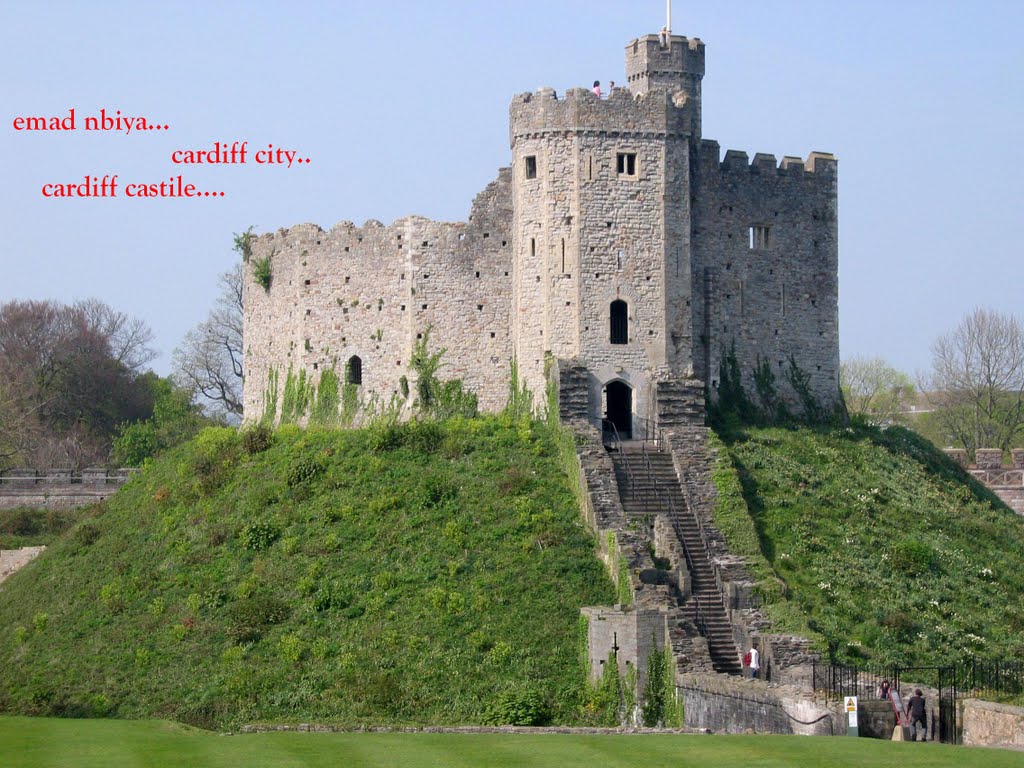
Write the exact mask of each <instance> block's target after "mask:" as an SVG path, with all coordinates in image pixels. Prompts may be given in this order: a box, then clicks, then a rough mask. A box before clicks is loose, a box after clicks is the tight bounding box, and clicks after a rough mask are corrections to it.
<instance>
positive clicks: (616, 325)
mask: <svg viewBox="0 0 1024 768" xmlns="http://www.w3.org/2000/svg"><path fill="white" fill-rule="evenodd" d="M610 315H611V342H612V344H628V343H629V307H628V306H627V304H626V302H624V301H623V300H622V299H616V300H615V301H613V302H612V305H611V311H610Z"/></svg>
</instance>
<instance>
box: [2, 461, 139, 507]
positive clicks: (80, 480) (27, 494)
mask: <svg viewBox="0 0 1024 768" xmlns="http://www.w3.org/2000/svg"><path fill="white" fill-rule="evenodd" d="M137 471H138V470H136V469H120V470H118V471H117V472H114V473H108V472H107V470H106V469H105V468H102V467H98V468H91V469H85V470H82V472H81V474H72V472H71V470H70V469H59V470H51V471H50V472H46V473H44V474H41V475H39V474H37V473H36V471H35V470H33V469H27V470H26V469H13V470H7V471H5V472H3V473H2V474H0V509H19V508H21V507H29V508H33V509H72V508H74V507H83V506H86V505H88V504H95V503H96V502H99V501H103V500H104V499H105V498H107V497H108V496H112V495H113V494H115V493H117V490H118V489H119V488H120V487H121V486H122V485H124V483H125V482H127V481H128V479H129V478H130V477H131V476H132V474H134V473H135V472H137Z"/></svg>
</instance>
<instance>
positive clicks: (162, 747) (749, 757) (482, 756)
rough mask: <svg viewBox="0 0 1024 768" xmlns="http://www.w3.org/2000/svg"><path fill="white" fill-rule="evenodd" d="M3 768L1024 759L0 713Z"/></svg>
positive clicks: (667, 766)
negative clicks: (223, 728)
mask: <svg viewBox="0 0 1024 768" xmlns="http://www.w3.org/2000/svg"><path fill="white" fill-rule="evenodd" d="M0 750H2V751H3V754H4V760H5V762H4V765H5V766H7V767H8V768H40V766H51V765H52V766H62V767H64V768H117V766H160V768H177V767H178V766H181V767H182V768H184V767H185V766H190V767H191V766H196V765H202V766H207V767H208V768H219V767H220V766H224V767H225V768H227V767H228V766H247V765H258V766H261V768H276V767H277V766H282V767H284V766H296V765H302V766H329V767H330V768H336V766H345V768H370V767H371V766H374V767H376V766H391V767H393V768H427V767H428V766H429V768H434V766H452V768H457V767H459V766H465V768H489V767H490V766H502V767H503V768H504V766H522V767H523V768H530V767H531V766H552V765H557V766H560V768H593V766H595V765H600V766H603V767H604V768H627V767H630V766H638V765H642V766H644V767H645V768H679V767H680V766H685V767H686V768H705V767H706V768H712V767H713V766H733V765H735V766H743V767H744V768H787V767H788V766H794V767H795V766H800V768H826V767H827V768H844V767H845V766H849V767H851V768H852V767H853V766H857V768H975V767H977V768H982V767H984V768H1010V767H1011V766H1024V755H1021V754H1020V753H1017V752H1003V751H999V750H994V749H963V748H956V747H948V746H945V745H940V744H920V743H917V744H911V743H909V742H891V741H881V740H876V739H847V738H835V739H825V738H818V739H809V738H806V737H803V736H677V735H650V736H635V735H633V736H625V735H623V736H620V735H599V736H597V735H595V736H582V735H580V736H577V735H556V734H550V735H549V734H544V735H530V734H450V733H265V734H252V735H244V736H232V737H224V736H217V735H214V734H211V733H207V732H205V731H197V730H194V729H190V728H186V727H183V726H180V725H176V724H171V723H161V722H152V721H149V722H123V721H113V720H102V721H96V720H91V721H90V720H49V719H42V718H0Z"/></svg>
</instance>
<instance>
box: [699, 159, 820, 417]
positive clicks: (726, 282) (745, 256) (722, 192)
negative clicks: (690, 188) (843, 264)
mask: <svg viewBox="0 0 1024 768" xmlns="http://www.w3.org/2000/svg"><path fill="white" fill-rule="evenodd" d="M699 152H700V154H699V161H698V164H697V168H696V170H695V184H694V200H695V204H694V211H693V273H694V283H695V289H694V294H695V299H696V302H695V306H694V321H693V325H694V328H696V329H699V332H698V333H697V338H698V340H699V341H700V343H699V344H698V345H697V349H696V350H695V354H694V363H695V365H694V369H695V370H694V372H695V375H696V376H697V377H698V378H701V379H704V380H705V381H708V382H710V387H709V392H710V393H711V397H712V399H714V397H715V392H716V390H717V387H718V380H719V367H720V363H721V360H722V356H723V354H725V353H727V352H729V351H730V349H731V348H732V345H733V344H735V351H736V357H737V359H738V361H739V364H740V368H741V370H742V373H743V378H744V386H745V389H746V391H747V393H748V394H749V395H751V396H752V397H753V396H755V392H756V388H755V386H754V380H753V371H754V367H755V366H756V365H757V364H758V361H759V360H763V361H766V362H767V363H768V364H769V365H770V368H771V371H772V373H773V374H774V375H775V383H776V386H777V388H778V391H779V393H780V394H781V395H782V396H783V397H785V398H786V399H787V400H788V401H790V403H797V402H798V398H797V397H796V393H795V392H794V390H793V388H792V386H791V385H790V383H789V369H790V363H789V357H790V355H792V356H793V359H794V360H795V362H796V363H797V365H798V366H799V368H800V370H801V371H802V372H803V373H804V374H806V375H807V376H808V377H809V379H808V383H809V388H810V391H811V393H812V394H813V395H814V396H815V397H816V398H817V399H818V401H819V403H820V405H822V406H823V407H825V408H827V409H831V408H832V407H833V406H834V404H835V403H836V402H837V398H838V393H839V304H838V298H839V288H838V278H839V273H838V269H839V263H838V253H839V245H838V228H837V208H836V184H837V176H836V160H835V158H834V157H832V156H831V155H826V154H821V153H817V152H813V153H811V154H810V156H809V157H808V158H807V160H806V162H805V161H803V160H801V159H800V158H792V157H785V158H783V159H782V162H781V163H779V164H776V159H775V157H774V156H773V155H767V154H761V153H758V154H757V155H755V156H754V159H753V161H749V160H748V157H747V154H746V153H745V152H738V151H735V150H729V151H728V152H726V154H725V157H724V158H723V159H721V160H720V158H719V153H720V150H719V146H718V143H717V142H714V141H706V140H705V141H703V142H701V145H700V147H699ZM753 227H764V228H767V242H755V243H753V244H752V242H751V228H753Z"/></svg>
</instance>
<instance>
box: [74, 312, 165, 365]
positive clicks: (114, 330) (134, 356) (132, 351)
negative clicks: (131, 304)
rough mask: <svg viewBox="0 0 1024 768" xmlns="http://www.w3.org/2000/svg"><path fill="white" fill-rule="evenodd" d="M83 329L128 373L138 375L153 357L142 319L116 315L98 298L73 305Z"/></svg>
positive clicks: (151, 332) (149, 337) (149, 336)
mask: <svg viewBox="0 0 1024 768" xmlns="http://www.w3.org/2000/svg"><path fill="white" fill-rule="evenodd" d="M74 309H75V311H77V312H80V313H81V315H82V318H83V320H84V322H85V323H86V327H87V328H88V329H89V330H90V331H92V332H93V333H95V334H97V335H98V336H100V337H102V338H104V339H106V340H107V344H108V345H109V346H110V356H111V358H113V359H114V360H115V361H116V362H118V363H120V364H121V365H123V366H124V367H125V368H127V369H128V370H129V371H131V372H132V373H141V372H142V368H143V367H144V366H145V365H146V363H150V362H152V361H153V360H154V359H155V358H156V352H155V351H154V350H153V348H152V346H151V345H152V343H153V331H152V330H151V329H150V327H149V326H148V325H146V322H145V321H144V320H141V319H139V318H137V317H130V316H128V315H126V314H125V313H124V312H118V311H117V310H116V309H114V308H113V307H111V306H110V305H109V304H106V303H104V302H102V301H100V300H99V299H84V300H83V301H79V302H77V303H76V304H75V305H74Z"/></svg>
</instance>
